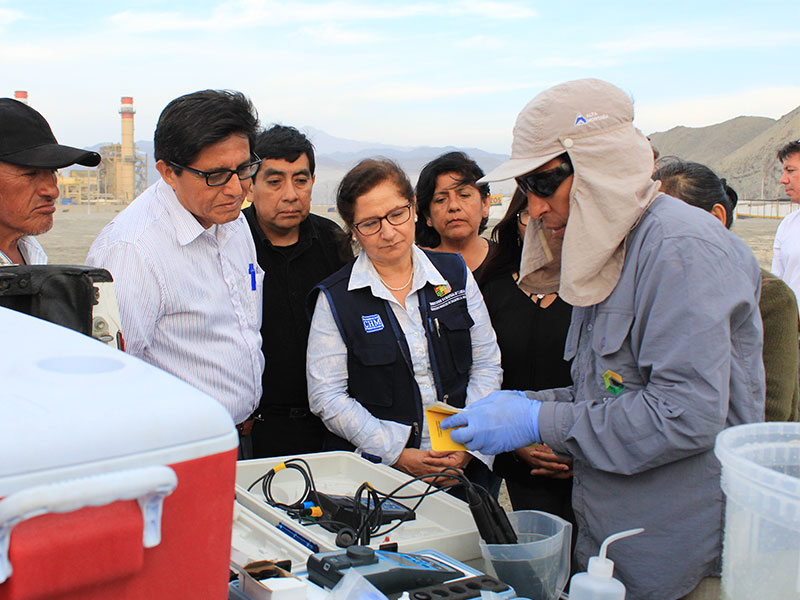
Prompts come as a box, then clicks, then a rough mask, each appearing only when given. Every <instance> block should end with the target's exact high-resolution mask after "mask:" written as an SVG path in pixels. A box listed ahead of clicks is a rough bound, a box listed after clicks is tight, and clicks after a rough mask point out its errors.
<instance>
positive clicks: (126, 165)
mask: <svg viewBox="0 0 800 600" xmlns="http://www.w3.org/2000/svg"><path fill="white" fill-rule="evenodd" d="M26 95H27V94H26ZM119 113H120V115H121V117H122V138H121V140H122V143H120V144H106V145H104V146H101V147H100V149H99V150H98V153H99V154H100V156H101V157H102V158H103V160H101V161H100V165H99V166H98V167H97V168H96V169H79V168H74V169H72V170H71V172H70V173H69V175H59V177H58V186H59V189H60V191H61V201H62V202H63V203H65V204H69V203H74V204H86V203H115V204H129V203H130V202H132V201H133V199H134V198H136V196H138V195H139V194H141V193H142V192H143V191H144V190H145V189H146V188H147V155H145V154H143V153H140V152H137V151H136V145H135V143H134V141H133V115H134V114H135V113H136V109H135V108H134V106H133V98H132V97H130V96H123V97H122V101H121V105H120V109H119Z"/></svg>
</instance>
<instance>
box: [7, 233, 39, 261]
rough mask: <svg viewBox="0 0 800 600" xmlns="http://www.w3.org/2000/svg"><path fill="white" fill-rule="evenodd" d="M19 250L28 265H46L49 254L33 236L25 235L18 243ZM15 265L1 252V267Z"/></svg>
mask: <svg viewBox="0 0 800 600" xmlns="http://www.w3.org/2000/svg"><path fill="white" fill-rule="evenodd" d="M17 250H19V252H20V254H22V258H23V259H24V260H25V264H26V265H46V264H47V254H46V253H45V251H44V248H42V245H41V244H40V243H39V242H38V241H37V240H36V238H35V237H33V236H32V235H23V236H22V237H21V238H19V240H18V241H17ZM13 264H14V263H13V262H12V261H11V259H10V258H8V257H7V256H6V255H5V254H4V253H3V252H0V266H6V265H13Z"/></svg>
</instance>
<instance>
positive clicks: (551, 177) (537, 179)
mask: <svg viewBox="0 0 800 600" xmlns="http://www.w3.org/2000/svg"><path fill="white" fill-rule="evenodd" d="M574 172H575V171H574V169H573V168H572V163H571V162H569V161H564V162H562V163H561V164H560V165H558V166H557V167H554V168H552V169H548V170H547V171H540V172H539V173H528V174H527V175H522V176H521V177H517V178H516V180H517V186H518V187H519V189H520V190H522V192H523V193H525V194H529V193H530V194H533V195H534V196H538V197H539V198H547V197H549V196H552V195H553V194H555V193H556V190H557V189H558V187H559V186H560V185H561V184H562V183H564V181H565V180H566V179H567V177H569V176H570V175H572V174H573V173H574Z"/></svg>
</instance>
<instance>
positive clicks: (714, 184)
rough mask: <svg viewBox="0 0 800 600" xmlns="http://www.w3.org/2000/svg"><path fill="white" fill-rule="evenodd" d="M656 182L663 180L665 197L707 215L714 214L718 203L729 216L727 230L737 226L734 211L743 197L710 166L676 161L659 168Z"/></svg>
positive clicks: (655, 177) (726, 224) (656, 173)
mask: <svg viewBox="0 0 800 600" xmlns="http://www.w3.org/2000/svg"><path fill="white" fill-rule="evenodd" d="M653 179H654V180H655V181H661V191H662V192H664V193H665V194H669V195H670V196H674V197H675V198H678V199H680V200H683V201H684V202H686V203H687V204H691V205H692V206H696V207H698V208H702V209H703V210H705V211H706V212H711V209H712V208H714V205H715V204H721V205H722V206H723V207H725V212H726V213H727V220H726V223H725V227H728V228H730V226H731V225H732V224H733V209H734V208H735V207H736V202H737V201H738V199H739V197H738V195H737V194H736V192H735V191H734V190H733V188H731V187H729V186H728V185H727V183H725V181H724V180H720V178H719V177H717V176H716V175H715V174H714V171H712V170H711V169H709V168H708V167H707V166H705V165H701V164H700V163H696V162H687V161H683V160H680V159H673V160H671V161H670V162H667V163H665V164H664V165H662V166H660V167H659V168H658V169H656V171H655V172H654V173H653Z"/></svg>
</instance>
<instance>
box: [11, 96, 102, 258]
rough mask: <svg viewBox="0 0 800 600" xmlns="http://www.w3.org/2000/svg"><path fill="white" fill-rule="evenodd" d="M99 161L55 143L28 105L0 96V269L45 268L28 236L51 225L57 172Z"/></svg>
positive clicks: (95, 156) (92, 154)
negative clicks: (6, 266)
mask: <svg viewBox="0 0 800 600" xmlns="http://www.w3.org/2000/svg"><path fill="white" fill-rule="evenodd" d="M99 162H100V155H99V154H97V153H96V152H89V151H86V150H80V149H78V148H72V147H70V146H62V145H60V144H59V143H58V142H57V141H56V138H55V136H54V135H53V132H52V130H51V129H50V125H48V123H47V121H46V120H45V118H44V117H43V116H42V115H40V114H39V113H38V112H37V111H35V110H34V109H33V108H31V107H30V106H28V105H27V104H24V103H22V102H19V101H18V100H13V99H11V98H0V266H3V265H15V264H16V265H43V264H47V254H45V252H44V249H43V248H42V246H41V244H39V242H37V241H36V238H34V237H33V236H36V235H39V234H41V233H45V232H47V231H50V229H51V228H52V227H53V213H55V212H56V205H55V201H56V198H58V186H57V185H56V169H61V168H62V167H68V166H70V165H74V164H75V163H78V164H81V165H84V166H87V167H96V166H97V165H98V163H99Z"/></svg>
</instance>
